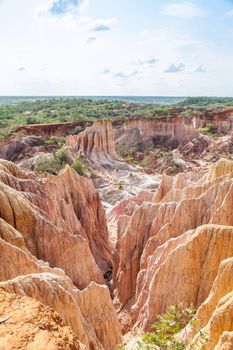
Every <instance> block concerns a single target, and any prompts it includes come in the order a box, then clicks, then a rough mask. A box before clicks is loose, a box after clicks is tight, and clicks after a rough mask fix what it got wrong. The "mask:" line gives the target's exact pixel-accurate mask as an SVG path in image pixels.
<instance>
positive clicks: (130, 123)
mask: <svg viewBox="0 0 233 350" xmlns="http://www.w3.org/2000/svg"><path fill="white" fill-rule="evenodd" d="M210 123H211V125H212V127H213V129H214V133H213V134H210V135H205V134H202V133H201V132H200V131H201V129H203V128H205V127H206V126H207V125H209V124H210ZM77 127H78V128H79V132H78V133H77V134H74V133H72V131H73V130H74V129H75V128H77ZM232 133H233V110H232V108H226V109H225V110H223V111H220V112H216V113H215V112H213V113H207V114H203V115H201V116H195V115H194V116H191V117H184V116H182V115H180V114H179V113H176V114H175V115H174V116H172V117H171V118H166V117H160V118H154V119H152V118H151V119H145V118H134V119H133V118H132V119H126V120H117V119H116V120H112V121H111V120H105V119H98V120H95V121H94V122H93V123H92V122H90V121H83V122H76V123H59V124H52V125H45V124H43V125H30V126H29V125H28V126H20V127H19V128H18V129H17V130H15V132H14V133H13V134H12V135H11V136H9V137H8V138H6V139H5V140H3V141H1V144H0V246H1V250H0V300H1V302H0V350H8V349H12V350H13V349H14V350H15V349H27V350H34V349H35V350H36V349H39V350H40V349H41V350H42V349H48V350H55V349H74V350H76V349H83V350H84V349H86V350H115V349H117V348H119V347H121V346H123V345H125V347H126V349H128V350H130V349H132V350H136V349H137V341H138V339H140V336H141V334H142V333H143V332H145V331H151V329H152V326H153V323H154V322H155V320H156V319H157V317H158V316H159V315H161V314H164V313H166V312H167V310H168V308H169V307H170V306H171V305H176V304H177V303H182V304H183V306H184V307H190V306H193V307H194V308H195V310H196V311H195V318H196V321H197V324H198V327H196V328H193V327H192V324H191V323H189V324H187V326H186V327H185V329H184V330H183V331H182V332H181V333H180V334H179V337H180V338H181V339H184V340H185V344H186V347H185V348H187V349H208V350H214V349H215V350H219V349H225V350H230V349H232V348H233V274H232V272H233V213H232V208H233V158H232V151H233V149H232V147H233V146H232V145H233V134H232ZM52 135H54V136H56V137H57V138H60V137H63V138H64V145H63V146H62V149H63V150H65V151H66V152H67V154H68V156H69V159H70V160H71V161H70V164H69V163H68V164H66V165H64V167H63V168H62V169H61V170H60V171H59V173H58V174H56V175H53V174H48V173H45V172H38V171H36V168H35V164H36V162H37V160H38V157H40V156H43V155H47V154H52V153H53V152H55V151H56V148H55V146H54V145H53V146H52V147H51V146H49V143H48V142H47V141H48V140H49V139H50V138H51V136H52ZM46 142H47V143H46ZM161 153H162V154H161ZM132 154H133V156H134V159H133V161H130V158H129V155H132ZM142 154H143V155H148V159H149V160H150V162H149V164H147V165H146V166H145V167H144V166H142V165H143V162H141V163H140V162H136V160H138V159H140V157H141V156H142ZM152 156H153V157H154V158H153V161H152ZM77 157H80V159H83V160H84V161H85V162H86V163H87V164H88V165H89V167H91V169H94V171H95V176H94V177H91V176H81V175H79V174H78V173H77V172H76V171H75V170H74V168H73V167H72V164H71V163H72V162H73V161H75V159H77ZM143 159H144V158H143ZM143 159H142V161H143ZM202 334H207V337H206V338H205V342H204V343H203V337H202ZM154 348H155V347H154Z"/></svg>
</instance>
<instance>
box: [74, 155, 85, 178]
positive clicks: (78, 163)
mask: <svg viewBox="0 0 233 350" xmlns="http://www.w3.org/2000/svg"><path fill="white" fill-rule="evenodd" d="M71 168H73V169H74V170H75V171H76V172H77V173H78V174H79V175H80V176H84V175H85V174H86V173H87V172H88V171H90V169H89V167H88V165H87V164H85V163H84V162H83V158H82V157H81V156H79V157H77V158H76V159H75V161H74V163H73V164H72V165H71Z"/></svg>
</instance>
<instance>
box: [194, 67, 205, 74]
mask: <svg viewBox="0 0 233 350" xmlns="http://www.w3.org/2000/svg"><path fill="white" fill-rule="evenodd" d="M194 72H195V73H205V72H206V69H205V67H203V66H198V67H197V68H196V69H195V70H194Z"/></svg>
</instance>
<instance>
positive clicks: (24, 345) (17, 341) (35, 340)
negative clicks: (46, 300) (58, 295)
mask: <svg viewBox="0 0 233 350" xmlns="http://www.w3.org/2000/svg"><path fill="white" fill-rule="evenodd" d="M0 322H1V327H0V340H1V343H0V348H1V350H16V349H17V350H18V349H31V350H44V349H48V350H57V349H73V350H81V349H83V350H84V349H85V347H84V345H83V344H81V343H80V342H79V341H78V339H77V338H76V337H75V335H74V333H73V332H72V331H71V329H70V327H67V326H65V324H64V322H63V321H62V319H61V318H60V317H59V316H58V314H57V313H56V312H55V311H53V310H52V309H50V308H49V307H47V306H44V305H42V304H41V303H40V302H38V301H37V300H35V299H32V298H29V297H20V296H16V295H15V294H12V293H8V292H6V291H4V290H2V289H0Z"/></svg>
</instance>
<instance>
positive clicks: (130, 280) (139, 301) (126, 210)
mask: <svg viewBox="0 0 233 350" xmlns="http://www.w3.org/2000/svg"><path fill="white" fill-rule="evenodd" d="M232 177H233V162H230V161H226V160H221V161H219V162H218V163H217V164H216V165H213V166H212V167H211V168H210V170H209V171H208V172H207V173H206V172H203V173H201V172H199V173H186V174H183V173H181V174H178V175H176V176H174V177H169V176H166V175H164V176H163V177H162V181H161V184H160V186H159V187H158V189H157V190H156V192H155V194H154V197H153V199H152V200H150V199H149V198H147V199H146V201H145V202H144V203H142V202H140V201H138V203H137V201H135V199H134V200H129V201H128V202H124V206H122V204H121V203H120V204H119V205H118V206H117V207H116V208H114V211H113V212H112V213H111V220H113V218H114V215H117V220H118V225H117V235H118V239H117V243H116V246H115V253H114V268H113V281H114V286H115V290H114V302H115V306H116V308H117V310H118V313H119V316H120V319H121V322H122V325H123V328H124V331H125V332H127V331H129V330H131V329H132V328H133V330H134V332H135V333H137V332H140V331H141V330H142V329H144V330H150V329H151V326H152V324H153V323H154V321H155V319H156V316H158V315H159V314H162V313H164V312H166V310H167V308H168V307H169V306H170V305H174V304H176V303H178V302H183V303H184V305H186V306H190V305H194V306H195V307H197V308H198V307H200V308H201V307H204V306H203V305H204V304H203V303H206V302H207V301H206V300H208V297H209V295H211V289H212V288H214V285H215V284H216V283H217V282H216V281H215V279H218V277H217V276H218V274H219V269H221V266H222V265H221V263H223V262H224V261H225V259H228V258H231V257H232V256H233V245H232V242H233V215H232V205H233V180H232ZM215 288H216V287H215ZM219 288H222V290H223V291H222V295H221V296H224V295H225V294H227V293H229V292H231V291H232V289H231V287H230V285H229V286H228V287H227V279H226V280H225V283H224V285H222V284H221V286H219ZM219 299H220V296H219ZM216 305H217V302H216V303H215V306H216ZM215 306H214V307H213V308H212V311H213V312H215V311H214V308H215ZM208 310H209V309H208ZM216 312H217V310H216ZM199 314H200V315H201V311H200V312H199V313H198V315H199ZM203 314H205V317H206V323H207V321H208V320H209V318H210V317H214V316H211V312H210V311H209V315H208V313H205V312H203ZM198 317H199V316H198ZM226 317H227V316H226ZM200 318H201V316H200ZM209 322H211V321H209ZM219 322H220V321H219ZM204 326H205V324H203V327H204ZM208 327H209V328H208V329H210V332H213V330H211V327H210V325H208ZM230 328H231V326H229V327H227V326H226V327H225V328H224V329H223V330H224V331H225V330H226V331H229V330H232V329H230ZM223 330H219V337H220V336H221V335H222V331H223ZM219 339H220V338H217V341H219ZM209 349H214V347H213V346H212V345H210V347H209Z"/></svg>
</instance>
